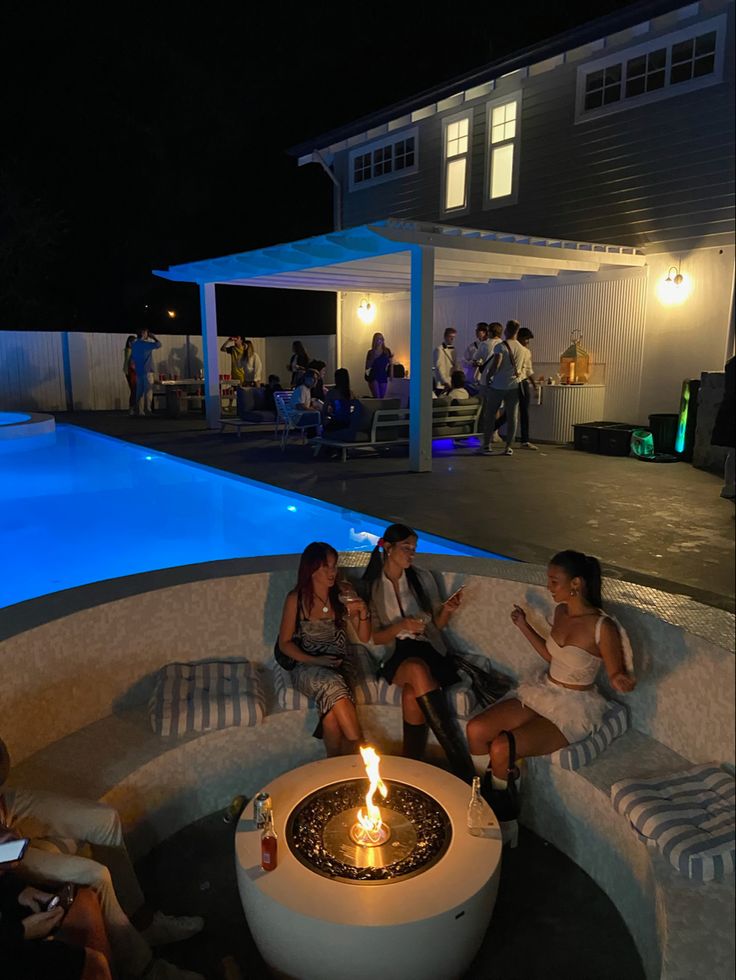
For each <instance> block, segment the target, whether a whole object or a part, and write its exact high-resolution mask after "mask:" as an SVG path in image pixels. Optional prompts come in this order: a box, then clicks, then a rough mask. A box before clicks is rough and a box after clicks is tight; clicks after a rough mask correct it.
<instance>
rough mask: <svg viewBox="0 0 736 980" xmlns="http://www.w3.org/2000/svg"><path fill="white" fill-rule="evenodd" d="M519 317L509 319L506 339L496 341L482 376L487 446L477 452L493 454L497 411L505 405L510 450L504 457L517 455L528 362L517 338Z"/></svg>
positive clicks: (508, 449) (486, 454) (485, 443)
mask: <svg viewBox="0 0 736 980" xmlns="http://www.w3.org/2000/svg"><path fill="white" fill-rule="evenodd" d="M519 326H520V325H519V322H518V320H509V321H508V323H507V324H506V330H505V337H504V339H503V340H502V341H501V342H500V343H498V344H496V347H495V349H494V350H493V352H492V353H491V354H490V356H489V357H488V358H487V360H486V362H485V368H484V370H483V374H482V376H481V386H482V392H483V401H484V406H483V445H482V447H481V448H480V449H478V450H476V454H477V455H481V456H490V455H492V450H491V440H492V438H493V431H494V425H495V421H496V413H497V411H498V409H499V408H500V407H501V405H503V407H504V408H505V410H506V419H507V421H506V437H505V441H506V449H505V450H504V453H503V455H504V456H513V455H514V450H513V445H514V439H515V438H516V429H517V427H518V424H519V381H520V380H521V371H522V369H523V365H524V348H523V347H522V345H521V344H520V343H519V341H518V340H517V339H516V337H517V334H518V333H519Z"/></svg>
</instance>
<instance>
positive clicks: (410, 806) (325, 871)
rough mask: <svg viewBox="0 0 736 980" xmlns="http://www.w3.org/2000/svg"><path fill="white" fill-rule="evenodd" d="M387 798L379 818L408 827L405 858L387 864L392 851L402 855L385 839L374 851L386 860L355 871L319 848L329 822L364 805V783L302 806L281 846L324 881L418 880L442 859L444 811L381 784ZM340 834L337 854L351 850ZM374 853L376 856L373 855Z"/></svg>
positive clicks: (340, 787)
mask: <svg viewBox="0 0 736 980" xmlns="http://www.w3.org/2000/svg"><path fill="white" fill-rule="evenodd" d="M386 785H387V786H388V790H389V795H388V799H387V800H385V801H384V800H382V801H381V802H380V807H381V811H382V813H383V814H389V813H390V811H393V812H394V814H397V815H400V818H401V821H400V822H402V823H403V824H404V825H406V821H409V822H410V824H411V828H412V831H413V833H412V837H413V836H414V835H415V836H416V841H415V843H414V845H413V847H412V848H411V850H410V852H409V853H408V854H405V853H404V855H403V857H402V858H401V859H400V860H397V861H391V860H390V852H391V851H392V849H393V848H395V849H396V851H401V852H402V853H403V852H404V851H405V850H406V848H402V847H401V845H400V843H399V842H398V841H395V840H392V839H389V841H388V843H387V844H385V845H384V846H383V847H382V848H381V849H380V854H384V852H388V854H389V859H388V860H384V861H382V862H380V861H379V863H378V864H377V866H375V865H374V866H370V867H355V866H354V865H353V864H351V863H349V862H347V861H345V862H343V861H340V860H339V859H338V858H336V857H335V855H334V854H333V853H331V852H330V851H329V850H328V849H327V848H326V847H325V839H324V832H325V828H326V827H327V825H328V824H329V823H330V821H331V820H333V818H335V817H337V816H339V815H340V814H341V813H344V812H345V811H346V810H354V809H356V808H358V807H361V806H363V805H364V803H365V793H366V780H365V779H354V780H347V781H345V782H341V783H335V784H333V785H331V786H325V787H323V788H322V789H320V790H317V791H316V792H315V793H312V794H311V795H310V796H308V797H306V798H305V799H304V800H302V801H301V802H300V803H299V804H298V805H297V806H296V807H295V808H294V810H293V811H292V813H291V814H290V816H289V819H288V820H287V825H286V840H287V843H288V845H289V847H290V848H291V850H292V852H293V853H294V854H295V856H296V857H297V858H298V859H299V860H300V861H301V862H302V864H304V865H306V866H307V867H308V868H310V869H311V870H312V871H314V872H316V873H317V874H321V875H324V876H326V877H330V878H341V879H343V880H346V881H355V882H382V881H383V882H385V881H393V880H395V879H396V878H403V877H407V876H409V875H415V874H419V873H420V872H422V871H426V870H427V869H428V868H429V867H431V866H432V865H433V864H435V863H436V862H437V861H438V860H439V859H440V858H441V857H442V855H443V854H444V853H445V851H446V850H447V847H448V846H449V843H450V840H451V837H452V828H451V825H450V820H449V817H448V816H447V813H446V812H445V810H444V809H443V808H442V807H441V806H440V805H439V803H437V801H436V800H434V799H432V797H431V796H428V795H427V794H426V793H423V792H422V791H421V790H418V789H416V788H415V787H413V786H407V785H406V784H404V783H399V782H395V781H393V780H386ZM357 847H359V845H355V844H353V842H352V841H351V840H350V839H349V837H348V835H347V834H345V838H344V844H342V845H341V848H342V850H344V851H347V850H348V849H350V848H353V849H355V848H357ZM376 853H378V852H376Z"/></svg>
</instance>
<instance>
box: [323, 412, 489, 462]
mask: <svg viewBox="0 0 736 980" xmlns="http://www.w3.org/2000/svg"><path fill="white" fill-rule="evenodd" d="M482 408H483V405H482V402H481V399H480V398H468V399H466V400H465V401H454V402H452V403H451V402H450V399H449V398H436V399H434V401H433V402H432V438H433V439H437V438H442V437H445V438H450V439H469V438H471V437H472V436H477V435H479V433H480V424H481V411H482ZM351 419H354V421H351V425H350V427H349V428H348V429H344V430H343V429H340V430H338V431H337V432H334V433H332V434H330V433H328V434H326V435H323V436H319V437H318V438H316V439H313V440H312V442H311V444H312V446H313V447H314V455H315V456H317V455H318V454H319V452H320V450H321V449H322V447H327V448H330V449H339V450H340V453H341V457H342V461H343V462H345V461H346V460H347V456H348V451H349V450H350V449H375V448H380V447H385V446H395V445H406V444H407V443H408V442H409V409H408V408H400V400H399V399H398V398H382V399H381V398H364V399H361V400H360V401H357V400H356V402H355V410H354V411H353V414H352V416H351Z"/></svg>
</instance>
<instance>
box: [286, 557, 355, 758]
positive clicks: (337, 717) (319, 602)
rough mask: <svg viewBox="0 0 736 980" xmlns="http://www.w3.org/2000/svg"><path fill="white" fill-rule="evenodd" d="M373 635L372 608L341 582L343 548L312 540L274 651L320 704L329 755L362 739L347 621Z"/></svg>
mask: <svg viewBox="0 0 736 980" xmlns="http://www.w3.org/2000/svg"><path fill="white" fill-rule="evenodd" d="M348 623H350V624H351V625H352V628H353V630H354V631H355V633H356V634H357V636H358V639H360V640H362V641H363V642H364V643H365V642H367V641H368V640H369V639H370V636H371V624H370V613H369V612H368V607H367V606H366V604H365V602H363V600H362V599H360V598H359V597H358V595H357V593H356V592H355V590H354V589H352V588H351V587H350V586H348V585H346V584H345V585H344V584H342V583H341V584H340V585H338V583H337V552H336V551H335V549H334V548H333V547H332V546H331V545H329V544H325V543H324V542H323V541H313V542H312V544H310V545H307V547H306V548H305V549H304V552H303V554H302V556H301V559H300V561H299V571H298V574H297V583H296V587H295V588H294V589H292V590H291V592H289V594H288V595H287V597H286V601H285V602H284V611H283V614H282V616H281V628H280V630H279V638H278V641H277V643H276V649H275V651H274V653H275V656H276V661H277V662H278V664H279V665H280V666H281V667H282V668H284V670H288V671H289V672H290V674H291V681H292V684H293V686H294V687H295V688H296V689H297V690H298V691H299V692H300V693H302V694H304V695H305V696H306V697H308V698H311V699H312V700H314V701H315V702H316V704H317V708H318V710H319V723H318V725H317V728H316V729H315V731H314V737H315V738H323V739H324V742H325V749H326V751H327V755H328V756H334V755H351V754H352V753H353V752H355V751H357V749H358V746H359V744H360V742H361V740H362V732H361V730H360V722H359V721H358V715H357V713H356V710H355V697H354V695H353V690H352V663H351V659H350V647H349V643H348V638H347V634H346V627H347V625H348Z"/></svg>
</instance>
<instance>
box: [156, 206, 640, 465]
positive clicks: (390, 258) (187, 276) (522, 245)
mask: <svg viewBox="0 0 736 980" xmlns="http://www.w3.org/2000/svg"><path fill="white" fill-rule="evenodd" d="M644 264H645V258H644V255H643V253H642V251H641V250H640V249H635V248H631V247H628V246H621V245H601V244H595V243H592V242H573V241H566V240H565V239H550V238H535V237H534V236H529V235H512V234H508V233H506V232H493V231H481V230H476V229H472V228H458V227H452V226H450V225H437V224H429V223H424V222H415V221H398V220H396V219H393V218H388V219H385V220H382V221H375V222H371V223H370V224H367V225H361V226H360V227H357V228H346V229H345V230H344V231H335V232H330V233H329V234H326V235H317V236H315V237H314V238H306V239H303V240H301V241H296V242H289V243H288V244H284V245H273V246H271V247H269V248H261V249H255V250H254V251H251V252H241V253H238V254H236V255H225V256H222V257H220V258H215V259H205V260H204V261H201V262H189V263H186V264H184V265H175V266H171V267H170V268H169V269H166V270H154V274H155V275H157V276H161V277H162V278H164V279H170V280H172V281H174V282H193V283H197V284H198V285H199V289H200V306H201V313H202V336H203V347H204V365H205V402H206V412H207V421H208V424H209V425H210V426H211V427H216V426H217V423H218V419H219V416H220V404H219V379H218V369H217V367H218V358H217V354H218V347H217V309H216V304H215V286H216V285H217V284H218V283H222V284H226V285H230V286H266V287H269V288H271V289H316V290H322V291H327V292H340V291H350V292H366V293H401V292H408V293H409V294H410V296H411V342H410V356H411V374H410V381H409V398H410V404H411V421H410V430H409V457H410V466H411V469H412V470H414V471H417V472H426V471H429V470H431V468H432V397H431V394H432V393H431V385H430V384H429V379H430V377H431V373H432V346H433V341H432V325H433V305H434V289H435V287H436V286H438V287H439V286H441V287H453V286H462V285H468V284H488V283H491V282H494V281H497V280H508V279H512V280H513V279H529V278H537V277H545V276H559V275H560V274H561V273H563V274H564V273H566V272H598V270H599V269H604V268H610V267H612V266H630V267H634V266H642V265H644Z"/></svg>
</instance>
